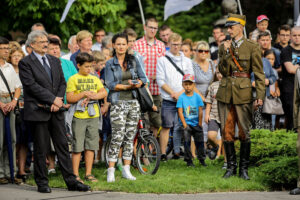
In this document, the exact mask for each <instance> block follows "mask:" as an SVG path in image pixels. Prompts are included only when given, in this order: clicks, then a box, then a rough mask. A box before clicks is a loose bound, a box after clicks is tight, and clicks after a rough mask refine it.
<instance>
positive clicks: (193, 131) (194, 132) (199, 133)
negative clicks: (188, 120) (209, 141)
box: [183, 125, 205, 161]
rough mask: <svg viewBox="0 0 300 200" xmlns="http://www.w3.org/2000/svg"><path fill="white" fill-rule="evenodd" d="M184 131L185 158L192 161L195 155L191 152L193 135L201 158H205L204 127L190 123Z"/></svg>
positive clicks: (198, 155)
mask: <svg viewBox="0 0 300 200" xmlns="http://www.w3.org/2000/svg"><path fill="white" fill-rule="evenodd" d="M183 133H184V160H185V161H191V160H192V158H193V156H192V153H191V136H193V137H194V142H195V146H196V151H197V157H198V159H199V160H205V150H204V136H203V129H202V128H201V127H200V126H190V125H188V126H187V128H186V129H184V131H183Z"/></svg>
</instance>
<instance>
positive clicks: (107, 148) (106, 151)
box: [103, 135, 111, 168]
mask: <svg viewBox="0 0 300 200" xmlns="http://www.w3.org/2000/svg"><path fill="white" fill-rule="evenodd" d="M110 143H111V135H109V136H108V137H107V139H106V143H105V146H104V153H103V154H104V163H105V165H106V168H108V150H109V146H110Z"/></svg>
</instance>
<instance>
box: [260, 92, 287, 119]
mask: <svg viewBox="0 0 300 200" xmlns="http://www.w3.org/2000/svg"><path fill="white" fill-rule="evenodd" d="M262 113H265V114H270V115H283V114H284V111H283V109H282V103H281V100H280V99H279V98H278V97H272V96H269V97H267V96H266V98H265V100H264V105H263V109H262Z"/></svg>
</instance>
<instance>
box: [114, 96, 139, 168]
mask: <svg viewBox="0 0 300 200" xmlns="http://www.w3.org/2000/svg"><path fill="white" fill-rule="evenodd" d="M139 117H140V105H139V102H138V101H137V100H128V101H127V100H124V101H119V102H118V104H115V105H112V106H111V109H110V121H111V130H112V132H111V136H112V139H111V144H110V147H109V150H108V161H110V162H117V159H118V154H119V151H120V147H121V146H122V147H123V152H122V155H123V159H124V160H131V158H132V152H133V139H134V137H135V135H136V131H137V124H138V121H139Z"/></svg>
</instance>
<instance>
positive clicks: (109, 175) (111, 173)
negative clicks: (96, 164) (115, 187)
mask: <svg viewBox="0 0 300 200" xmlns="http://www.w3.org/2000/svg"><path fill="white" fill-rule="evenodd" d="M107 182H108V183H111V182H115V168H114V167H110V168H108V169H107Z"/></svg>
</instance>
